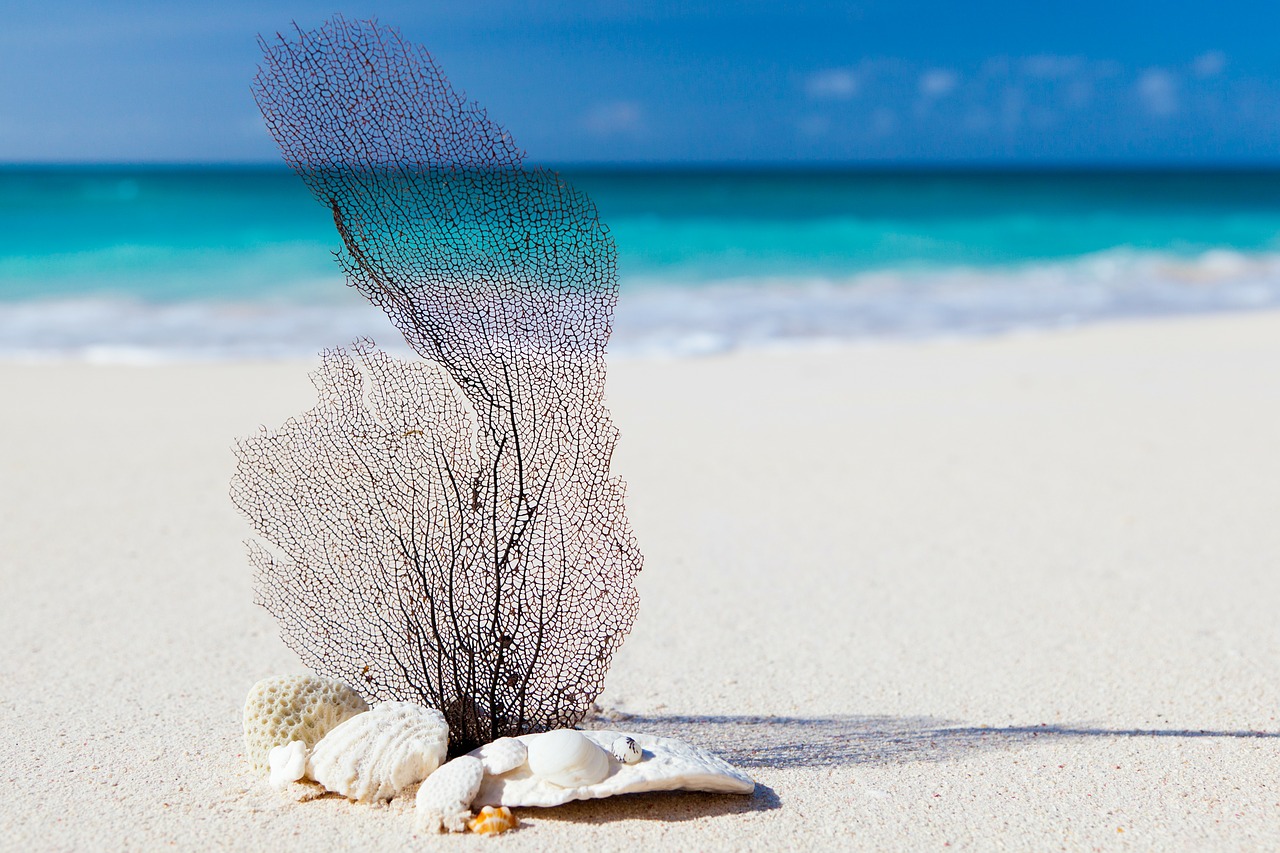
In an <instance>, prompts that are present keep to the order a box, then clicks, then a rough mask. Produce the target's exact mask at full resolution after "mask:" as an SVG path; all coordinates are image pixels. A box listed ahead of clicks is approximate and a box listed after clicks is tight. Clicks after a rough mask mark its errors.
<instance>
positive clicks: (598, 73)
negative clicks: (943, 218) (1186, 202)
mask: <svg viewBox="0 0 1280 853" xmlns="http://www.w3.org/2000/svg"><path fill="white" fill-rule="evenodd" d="M333 11H335V7H334V6H332V5H329V4H317V3H306V2H274V0H256V2H248V1H247V0H223V2H218V3H175V2H173V0H167V2H152V0H145V2H143V0H120V2H114V3H111V4H107V3H103V2H86V1H85V0H49V1H48V2H27V0H19V2H18V5H17V7H16V8H8V7H6V8H5V9H4V14H3V16H2V17H3V22H4V26H3V28H0V162H33V161H45V162H48V161H54V162H68V161H74V162H86V161H89V162H92V161H109V162H205V163H207V162H263V163H266V162H276V154H275V149H274V145H273V143H272V142H271V140H270V138H269V137H268V136H267V134H266V132H265V131H264V130H263V128H262V124H261V121H260V120H259V118H258V115H257V112H256V107H255V106H254V103H253V100H252V97H251V96H250V93H249V81H250V79H251V78H252V76H253V73H254V69H255V67H256V64H257V58H258V47H257V44H256V41H255V38H256V35H257V34H258V33H259V32H262V33H271V32H274V31H275V30H283V29H285V28H287V27H289V26H290V22H291V21H294V20H296V21H297V22H298V23H299V24H300V25H302V26H303V27H310V26H315V25H318V24H319V23H320V22H321V21H323V20H324V19H325V18H326V17H327V16H328V15H329V14H331V12H333ZM341 11H342V12H343V13H344V14H346V15H347V16H348V17H368V16H370V15H376V16H377V17H378V18H379V19H380V20H381V21H382V22H383V23H384V24H393V25H396V26H398V27H399V28H400V29H401V31H402V32H403V33H404V35H405V36H406V37H408V38H409V39H411V40H414V41H418V42H421V43H423V44H425V45H427V47H428V48H429V49H430V50H431V51H432V52H433V53H434V54H435V55H436V58H437V60H438V61H439V62H440V64H441V65H442V67H443V68H444V69H445V71H446V73H447V74H448V75H449V76H450V78H451V80H452V81H453V82H454V85H455V86H457V87H458V88H460V89H463V90H465V91H466V92H467V93H468V94H470V95H471V96H473V97H474V98H476V99H477V100H479V101H480V102H481V103H483V104H484V105H485V106H487V107H488V108H489V112H490V115H492V116H493V117H495V118H496V119H497V120H498V121H499V122H501V123H502V124H504V125H505V126H506V127H507V128H508V129H509V130H511V131H512V133H513V135H514V136H515V138H516V139H517V140H518V141H519V142H520V143H521V144H522V145H523V146H524V147H525V148H526V149H527V150H528V152H529V154H530V156H531V157H532V158H533V159H535V160H538V161H543V162H551V163H561V164H563V163H582V162H629V163H635V162H650V163H667V162H671V163H778V162H784V163H792V162H799V163H814V164H817V163H880V164H885V163H890V164H891V163H921V162H925V163H952V162H955V163H968V162H983V163H1013V164H1022V165H1033V164H1037V163H1056V164H1069V163H1112V164H1121V165H1123V164H1136V163H1169V164H1210V163H1252V164H1271V165H1280V47H1278V46H1277V37H1276V33H1278V32H1280V3H1276V2H1265V3H1264V2H1239V0H1216V2H1212V3H1210V2H1200V3H1185V2H1181V3H1180V2H1177V0H1166V2H1161V3H1154V2H1151V3H1148V2H1124V0H1111V2H1098V0H1077V2H1073V3H1070V4H1068V3H1039V2H1033V0H1019V2H1007V3H991V2H987V3H983V2H959V0H956V2H947V3H943V2H910V0H899V2H881V0H875V2H851V3H810V2H803V0H797V2H792V3H786V4H783V3H775V2H758V0H737V2H724V3H710V2H703V0H686V2H652V1H651V2H639V0H636V1H635V2H630V1H628V2H614V0H594V2H573V3H568V2H566V3H536V2H534V3H517V2H508V0H468V2H423V0H417V2H400V0H396V2H382V3H370V2H366V0H359V2H355V3H351V4H348V5H345V6H343V7H341Z"/></svg>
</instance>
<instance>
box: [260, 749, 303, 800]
mask: <svg viewBox="0 0 1280 853" xmlns="http://www.w3.org/2000/svg"><path fill="white" fill-rule="evenodd" d="M267 761H268V762H269V763H270V764H271V786H272V787H273V788H283V787H285V786H287V785H288V784H289V783H290V782H297V781H298V780H299V779H301V778H302V777H303V776H305V775H307V745H306V744H305V743H303V742H302V741H300V740H291V741H289V743H287V744H285V745H284V746H276V747H272V749H271V752H270V753H269V754H268V756H267Z"/></svg>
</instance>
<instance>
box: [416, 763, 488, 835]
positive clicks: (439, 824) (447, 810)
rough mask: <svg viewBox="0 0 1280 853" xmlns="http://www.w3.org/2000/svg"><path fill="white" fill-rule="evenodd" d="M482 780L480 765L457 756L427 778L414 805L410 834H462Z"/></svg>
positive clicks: (481, 766)
mask: <svg viewBox="0 0 1280 853" xmlns="http://www.w3.org/2000/svg"><path fill="white" fill-rule="evenodd" d="M483 778H484V765H483V764H481V762H480V759H478V758H476V757H475V756H474V755H460V756H458V757H457V758H455V759H453V761H450V762H449V763H448V764H446V765H444V766H443V767H441V768H440V769H439V770H437V771H436V772H434V773H432V774H431V775H430V776H428V777H427V781H425V782H423V783H422V787H421V788H419V789H418V797H417V800H416V801H415V803H414V814H413V828H414V831H415V832H418V833H426V832H445V831H449V832H466V831H467V821H468V820H469V819H470V818H471V801H472V800H473V799H475V796H476V792H477V791H479V790H480V780H481V779H483Z"/></svg>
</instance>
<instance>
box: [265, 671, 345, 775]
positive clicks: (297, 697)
mask: <svg viewBox="0 0 1280 853" xmlns="http://www.w3.org/2000/svg"><path fill="white" fill-rule="evenodd" d="M367 710H369V706H368V705H367V704H365V701H364V700H363V699H361V698H360V694H358V693H356V692H355V691H354V690H352V689H351V688H350V687H348V686H347V685H346V684H343V683H342V682H341V681H338V680H337V679H334V678H321V677H320V676H318V675H276V676H272V677H271V678H264V679H262V680H261V681H259V682H258V683H257V684H255V685H253V687H251V688H250V689H249V695H248V696H247V697H245V700H244V746H245V757H246V758H247V759H248V760H249V763H250V764H252V765H253V766H254V767H255V768H257V769H259V770H265V769H267V766H268V756H269V754H270V753H271V750H272V749H273V748H275V747H277V746H285V745H286V744H288V743H289V742H290V741H302V743H303V744H304V746H305V747H306V748H308V749H310V748H311V747H313V746H315V745H316V744H317V743H318V742H319V741H320V739H321V738H322V737H324V736H325V735H326V734H327V733H328V732H329V730H330V729H332V728H334V727H335V726H337V725H339V724H340V723H342V722H344V721H346V720H348V719H350V718H351V717H354V716H355V715H356V714H360V713H363V712H364V711H367Z"/></svg>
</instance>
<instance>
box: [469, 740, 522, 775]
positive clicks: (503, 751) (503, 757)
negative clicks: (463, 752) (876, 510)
mask: <svg viewBox="0 0 1280 853" xmlns="http://www.w3.org/2000/svg"><path fill="white" fill-rule="evenodd" d="M470 754H471V755H474V756H475V757H476V758H478V759H480V763H481V764H483V765H484V772H485V773H488V774H490V775H493V776H497V775H498V774H500V773H506V772H507V771H509V770H515V769H516V768H517V767H519V766H520V765H521V764H524V763H525V761H526V760H527V759H528V757H529V750H528V748H526V747H525V745H524V743H522V742H521V741H520V739H519V738H514V737H502V738H498V739H497V740H495V741H491V742H489V743H486V744H485V745H484V746H482V747H480V748H479V749H475V750H472V751H471V753H470Z"/></svg>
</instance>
